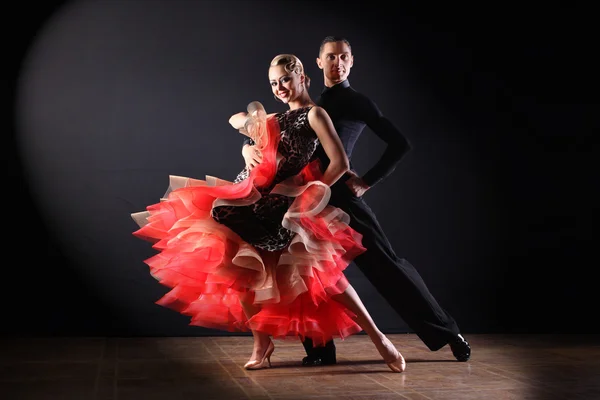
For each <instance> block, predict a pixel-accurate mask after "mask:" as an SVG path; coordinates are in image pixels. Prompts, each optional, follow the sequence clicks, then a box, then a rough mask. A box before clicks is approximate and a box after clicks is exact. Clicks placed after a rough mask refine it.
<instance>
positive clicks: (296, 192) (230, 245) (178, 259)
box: [132, 54, 406, 372]
mask: <svg viewBox="0 0 600 400" xmlns="http://www.w3.org/2000/svg"><path fill="white" fill-rule="evenodd" d="M269 81H270V84H271V89H272V91H273V94H274V96H275V98H276V99H278V100H280V101H282V102H283V103H285V104H287V105H288V106H289V110H288V111H286V112H285V113H276V114H270V115H266V113H265V111H264V109H263V108H262V105H261V104H260V103H257V102H253V103H250V105H249V106H248V112H247V113H246V112H242V113H238V114H235V115H233V116H232V117H231V118H230V121H229V122H230V123H231V125H232V126H233V127H234V128H236V129H238V130H239V131H240V132H241V133H243V134H245V135H247V136H249V137H250V138H251V139H252V140H253V142H254V144H255V147H254V148H255V149H256V154H255V157H256V161H257V162H256V164H254V165H248V166H247V167H246V168H244V170H243V171H242V172H240V174H239V175H238V176H237V178H236V179H235V181H234V182H233V183H231V182H227V181H223V180H220V179H217V178H214V177H207V179H206V180H205V181H204V180H196V179H192V178H186V177H171V185H170V186H169V189H168V190H167V193H166V194H165V195H164V196H163V199H161V200H162V201H161V202H160V203H157V204H154V205H151V206H149V207H147V211H145V212H141V213H136V214H132V216H133V218H134V220H135V221H136V222H137V223H138V224H139V225H140V227H141V228H140V229H139V230H137V231H135V232H134V235H136V236H137V237H140V238H142V239H145V240H149V241H152V242H155V244H154V246H153V247H154V248H156V249H157V250H160V253H159V254H157V255H156V256H154V257H152V258H150V259H148V260H146V263H147V264H148V265H149V266H150V270H151V273H152V275H153V276H154V277H155V278H156V279H158V280H159V281H160V282H161V283H163V284H164V285H166V286H168V287H170V288H172V290H171V291H170V292H168V293H167V294H166V295H165V296H164V297H163V298H162V299H160V300H159V301H158V303H159V304H161V305H164V306H167V307H171V308H174V309H176V310H177V311H179V312H181V313H182V314H185V315H189V316H191V318H192V319H191V324H193V325H199V326H204V327H209V328H217V329H224V330H229V331H245V330H251V331H252V334H253V337H254V348H253V352H252V355H251V357H250V360H249V361H248V362H247V363H246V364H245V366H244V367H245V368H246V369H261V368H266V367H269V366H270V365H271V363H270V359H271V355H272V354H273V352H274V349H275V346H274V344H273V341H272V339H271V337H275V338H285V337H290V336H291V337H297V336H300V337H306V336H309V337H312V338H313V341H314V343H315V345H319V344H323V343H325V342H327V341H328V340H330V339H331V338H333V337H340V338H344V337H347V336H349V335H352V334H354V333H357V332H359V331H360V330H361V329H362V330H364V331H365V332H366V333H367V334H368V335H369V337H370V338H371V340H372V341H373V343H374V344H375V346H376V348H377V350H378V351H379V353H380V354H381V356H382V357H383V358H384V361H385V362H386V363H387V364H388V366H389V367H390V369H391V370H392V371H394V372H402V371H404V369H405V366H406V364H405V361H404V358H403V357H402V355H401V354H400V353H399V352H398V351H397V350H396V348H395V347H394V346H393V344H392V343H391V342H390V341H389V339H388V338H387V337H385V335H383V333H381V332H380V331H379V329H378V328H377V326H376V325H375V323H374V322H373V320H372V319H371V317H370V315H369V314H368V312H367V310H366V309H365V307H364V305H363V304H362V302H361V300H360V298H359V297H358V295H357V294H356V292H355V291H354V289H353V288H352V286H350V284H349V283H348V281H347V280H346V278H345V276H344V274H343V271H344V269H345V268H346V267H347V266H348V264H349V263H350V262H351V261H352V259H353V258H354V257H356V256H357V255H359V254H361V253H362V252H364V251H365V248H364V247H362V245H361V236H360V234H358V233H357V232H356V231H354V230H352V229H351V228H350V227H349V226H348V224H347V223H348V216H347V214H345V213H344V212H343V211H341V210H340V209H338V208H335V207H331V206H329V205H327V201H328V199H329V195H330V189H329V187H330V186H331V185H332V184H333V183H335V182H336V181H337V180H338V179H339V178H340V177H341V176H342V175H343V174H344V172H345V171H347V169H348V158H347V157H346V154H345V152H344V149H343V148H342V145H341V142H340V140H339V137H338V136H337V134H336V132H335V129H334V127H333V124H332V122H331V119H330V118H329V116H328V115H327V113H326V112H325V111H324V110H323V109H322V108H321V107H318V106H316V105H315V104H314V102H313V101H312V100H311V98H310V95H309V94H308V87H309V85H310V80H309V78H308V77H307V76H306V74H305V73H304V68H303V65H302V63H301V61H300V60H299V59H298V58H297V57H296V56H294V55H292V54H282V55H278V56H276V57H275V58H274V59H273V60H272V62H271V65H270V68H269ZM319 141H320V142H321V144H322V146H323V148H324V150H325V151H326V153H327V155H328V157H329V158H330V163H329V165H328V167H327V169H326V170H325V171H324V172H323V173H320V169H319V167H318V165H316V164H314V163H309V160H310V158H311V156H312V153H313V152H314V150H315V148H316V146H317V144H318V142H319Z"/></svg>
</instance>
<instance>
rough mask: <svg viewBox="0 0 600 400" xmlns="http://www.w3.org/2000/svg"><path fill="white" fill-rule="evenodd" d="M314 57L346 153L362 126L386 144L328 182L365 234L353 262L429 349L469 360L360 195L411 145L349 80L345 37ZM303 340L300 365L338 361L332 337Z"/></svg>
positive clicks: (326, 43)
mask: <svg viewBox="0 0 600 400" xmlns="http://www.w3.org/2000/svg"><path fill="white" fill-rule="evenodd" d="M316 61H317V65H318V66H319V68H320V69H322V70H323V77H324V84H325V88H324V90H323V91H322V93H321V95H320V97H319V98H318V99H317V100H316V103H317V104H318V105H319V106H321V107H323V108H324V109H325V110H326V111H327V112H328V113H329V115H330V117H331V119H332V121H333V124H334V126H335V128H336V131H337V133H338V135H339V136H340V139H341V141H342V144H343V145H344V149H345V150H346V153H347V154H348V158H350V159H351V156H352V150H353V148H354V145H355V143H356V141H357V140H358V138H359V136H360V134H361V133H362V131H363V130H364V128H365V126H368V127H369V128H370V129H371V130H372V131H373V132H374V133H375V134H376V135H377V136H378V137H379V138H381V139H382V140H383V141H384V142H385V143H386V145H387V148H386V150H385V151H384V153H383V155H382V156H381V158H380V159H379V160H378V161H377V162H376V163H375V165H374V166H373V167H372V168H371V169H370V170H369V171H367V172H366V173H365V174H364V175H363V176H362V177H359V176H358V175H357V174H356V173H355V172H353V171H350V172H349V173H347V174H346V175H345V176H344V177H342V178H340V179H339V180H338V181H337V182H336V183H335V184H334V185H333V186H332V187H331V199H330V204H331V205H333V206H335V207H339V208H341V209H342V210H344V211H345V212H346V213H348V215H349V216H350V226H351V227H352V228H353V229H355V230H356V231H357V232H359V233H361V234H362V235H363V245H364V246H365V247H366V248H367V251H366V252H365V253H363V254H361V255H360V256H358V257H357V258H355V259H354V263H355V264H356V266H357V267H358V268H359V269H360V270H361V271H362V273H363V274H364V275H365V277H366V278H367V279H368V280H369V281H370V282H371V284H372V285H373V286H374V287H375V289H377V291H378V292H379V293H380V294H381V295H382V297H383V298H384V299H385V300H386V301H387V302H388V303H389V304H390V306H391V307H392V308H393V309H394V310H395V311H396V312H397V313H398V315H400V317H401V318H402V319H403V320H404V322H406V323H407V324H408V326H409V327H410V328H411V329H412V330H413V331H414V332H415V333H416V334H417V336H419V338H420V339H421V340H422V341H423V342H424V343H425V345H426V346H427V347H428V348H429V349H430V350H431V351H437V350H439V349H441V348H442V347H444V346H445V345H447V344H449V345H450V348H451V350H452V353H453V355H454V356H455V358H456V359H457V360H458V361H468V360H469V358H470V356H471V347H470V345H469V343H468V342H467V341H466V340H465V339H464V337H463V336H462V335H461V334H460V331H459V329H458V325H457V324H456V321H455V320H454V318H452V316H450V315H449V314H448V313H447V312H446V311H445V310H444V309H443V308H442V307H440V305H439V304H438V302H437V301H436V300H435V298H434V297H433V295H432V294H431V293H430V292H429V289H428V288H427V285H425V282H424V281H423V279H422V278H421V276H420V275H419V273H418V272H417V270H416V269H415V268H414V267H413V266H412V265H411V264H410V263H409V262H408V261H407V260H405V259H404V258H400V257H398V256H397V255H396V254H395V252H394V250H393V249H392V246H391V244H390V242H389V241H388V239H387V237H386V236H385V233H384V232H383V230H382V228H381V226H380V225H379V222H378V221H377V218H376V216H375V214H374V213H373V211H372V210H371V209H370V208H369V206H368V205H367V203H366V202H365V201H364V200H363V199H362V196H363V195H364V194H365V192H366V191H367V190H370V189H372V188H373V187H374V186H375V185H376V184H377V183H379V182H381V181H382V180H383V179H384V178H385V177H387V176H388V175H389V174H391V173H392V171H394V169H395V168H396V165H397V164H398V163H399V162H400V160H401V159H402V158H403V157H404V155H405V154H406V153H407V152H408V150H409V149H410V145H409V143H408V141H407V140H406V138H405V137H404V136H403V135H402V134H401V133H400V131H399V130H398V129H397V128H396V127H395V126H394V125H393V124H392V123H391V122H390V121H389V120H388V119H387V118H386V117H385V116H384V115H383V114H382V113H381V111H380V110H379V108H378V107H377V105H376V104H375V103H374V102H373V101H371V100H370V99H369V98H368V97H366V96H365V95H363V94H361V93H359V92H357V91H355V90H354V89H353V88H352V87H351V86H350V82H349V81H348V75H349V74H350V69H351V68H352V66H353V63H354V57H353V55H352V50H351V46H350V43H349V42H348V40H346V39H345V38H341V37H334V36H328V37H326V38H325V39H324V40H323V41H322V43H321V47H320V49H319V57H318V58H317V60H316ZM245 147H251V146H245ZM242 154H243V155H244V158H245V159H246V164H249V163H255V162H257V161H256V160H253V159H252V156H251V155H250V154H251V152H250V150H249V149H244V150H243V151H242ZM315 157H319V159H320V160H321V162H322V163H323V167H324V168H325V167H326V165H327V163H328V158H327V156H326V154H325V152H324V151H323V149H322V148H321V147H319V148H318V149H317V151H316V152H315ZM303 345H304V348H305V350H306V353H307V356H306V357H304V359H303V360H302V364H303V365H328V364H335V363H336V353H335V344H334V342H333V340H332V341H330V342H328V343H327V344H326V345H325V346H322V347H313V342H312V340H311V339H310V338H306V339H305V340H304V341H303Z"/></svg>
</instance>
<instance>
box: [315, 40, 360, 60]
mask: <svg viewBox="0 0 600 400" xmlns="http://www.w3.org/2000/svg"><path fill="white" fill-rule="evenodd" d="M335 42H344V43H346V44H347V45H348V48H349V49H350V52H352V46H350V42H349V41H348V39H346V38H344V37H341V36H326V37H325V39H323V41H322V42H321V46H320V47H319V57H321V53H322V52H323V47H324V46H325V44H327V43H335Z"/></svg>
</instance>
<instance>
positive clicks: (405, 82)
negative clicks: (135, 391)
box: [1, 0, 599, 336]
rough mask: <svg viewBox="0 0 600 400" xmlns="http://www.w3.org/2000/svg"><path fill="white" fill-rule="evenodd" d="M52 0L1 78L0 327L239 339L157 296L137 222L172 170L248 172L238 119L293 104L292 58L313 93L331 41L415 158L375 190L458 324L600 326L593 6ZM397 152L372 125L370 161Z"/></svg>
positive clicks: (32, 19)
mask: <svg viewBox="0 0 600 400" xmlns="http://www.w3.org/2000/svg"><path fill="white" fill-rule="evenodd" d="M55 3H56V4H51V5H48V4H46V5H42V4H41V3H40V4H36V5H35V6H31V7H28V8H27V7H26V8H22V9H20V10H14V11H11V15H12V17H11V18H14V19H15V24H14V25H13V26H12V27H10V28H8V27H7V26H5V27H4V28H3V29H5V30H7V29H8V31H6V32H5V37H6V38H7V39H8V43H9V44H14V46H15V47H13V48H11V49H9V48H5V49H4V53H5V60H7V61H5V63H4V67H3V69H4V70H5V73H4V78H5V79H4V81H5V82H6V83H8V85H7V89H6V90H5V91H4V92H5V93H8V95H9V105H11V106H12V107H11V106H9V107H7V110H9V113H8V114H9V115H7V121H9V124H10V125H9V129H8V134H7V135H5V136H3V140H4V142H3V146H2V162H3V168H2V171H3V172H4V174H3V175H4V177H5V183H4V184H5V193H4V196H3V197H2V204H3V207H2V209H3V212H4V224H3V227H4V230H5V232H4V240H3V242H4V250H5V251H4V257H3V262H2V266H3V278H4V279H3V289H4V290H2V291H1V293H2V294H1V296H2V297H1V299H2V300H3V306H4V307H3V316H2V322H3V323H2V332H3V334H7V335H80V334H83V335H113V334H114V335H144V336H146V335H198V334H221V332H215V331H212V330H207V329H202V328H198V327H190V326H188V325H187V324H188V319H187V318H185V317H182V316H180V315H179V314H177V313H175V312H173V311H171V310H168V309H164V308H162V307H159V306H157V305H155V304H154V301H156V300H157V299H158V298H159V297H160V296H161V295H162V294H163V293H164V292H165V291H166V288H164V287H162V286H160V285H159V284H158V283H157V282H156V281H155V280H154V279H153V278H152V277H151V276H150V275H149V274H148V272H147V267H146V265H145V264H144V263H143V260H144V259H145V258H148V257H149V256H151V255H152V254H154V252H153V250H152V249H151V248H150V244H148V243H146V242H143V241H141V240H139V239H136V238H134V237H133V236H132V235H131V232H132V231H133V230H135V229H136V225H135V224H134V222H133V221H132V220H131V219H130V217H129V214H130V213H132V212H136V211H141V210H143V208H144V207H145V206H146V205H148V204H151V203H154V202H156V201H158V198H159V197H160V196H161V195H162V194H163V193H164V190H165V189H166V187H167V184H168V175H170V174H172V175H185V176H192V177H198V178H203V177H204V176H205V175H214V176H218V177H222V178H225V179H233V177H235V174H236V173H237V172H238V171H239V170H240V169H241V168H242V166H243V161H242V158H241V155H240V149H241V140H242V138H241V136H240V135H239V134H238V133H237V132H236V131H234V130H233V129H231V128H230V126H229V125H228V123H227V120H228V118H229V116H230V115H231V114H233V113H235V112H237V111H241V110H244V108H245V106H246V104H247V103H249V102H250V101H252V100H259V101H261V102H263V104H264V105H265V106H266V108H267V110H268V111H283V110H284V109H285V107H284V106H282V105H281V104H278V103H276V102H275V101H274V99H273V98H272V96H271V92H270V88H269V86H268V82H267V67H268V62H269V61H270V60H271V58H272V57H273V56H274V55H276V54H278V53H283V52H291V53H295V54H296V55H298V56H299V57H300V58H301V59H302V60H303V61H304V63H305V67H306V71H307V73H308V74H309V76H311V77H312V86H311V88H310V91H311V93H312V95H313V97H314V98H316V97H317V95H318V93H319V91H320V90H321V88H322V75H321V71H320V70H319V69H318V68H317V66H316V64H315V58H316V56H317V52H318V46H319V43H320V41H321V39H322V38H323V37H324V36H326V35H330V34H334V35H342V36H346V37H347V38H348V39H349V40H350V41H351V43H352V46H353V52H354V55H355V66H354V68H353V69H352V73H351V76H350V81H351V83H352V85H353V86H354V87H355V88H356V89H357V90H359V91H361V92H363V93H365V94H367V95H369V96H370V97H371V98H372V99H373V100H375V102H376V103H377V104H378V105H379V106H380V108H381V110H382V111H383V112H384V113H385V114H387V115H388V117H389V118H390V119H391V120H392V121H393V122H394V123H395V124H396V125H397V126H398V127H399V128H400V129H401V130H402V131H403V132H404V134H405V135H406V136H407V138H408V139H409V140H410V142H411V143H412V145H413V150H412V151H411V152H410V153H409V154H408V155H407V156H406V158H405V159H404V160H403V161H402V163H401V164H400V165H399V167H398V168H397V169H396V171H395V172H394V174H393V175H391V176H390V177H389V178H388V179H387V180H385V181H384V182H383V183H381V184H380V185H378V186H377V187H376V188H374V189H373V190H372V191H370V192H368V193H367V195H366V196H365V198H366V200H367V202H368V203H369V204H370V205H371V207H372V208H373V210H374V211H375V212H376V213H377V214H378V215H379V218H380V222H381V223H382V225H383V228H384V229H385V231H386V232H387V234H388V235H389V238H390V240H391V242H392V243H393V244H394V247H395V249H396V251H397V253H398V254H400V255H402V256H404V257H405V258H407V259H408V260H409V261H411V262H412V263H413V264H414V265H415V266H416V267H417V268H418V269H419V271H420V272H421V274H422V276H423V278H424V279H425V281H426V282H427V283H428V285H429V288H430V290H431V291H432V292H433V293H434V294H435V296H436V297H437V299H438V301H439V302H440V303H441V304H442V306H443V307H444V308H446V309H447V310H448V311H450V313H451V314H452V315H453V316H454V317H455V318H456V319H457V321H458V322H459V325H460V326H461V328H462V330H463V331H464V332H466V333H493V332H504V333H506V332H575V333H581V332H592V331H595V332H597V328H595V321H594V318H593V312H592V311H593V310H594V308H595V305H596V304H597V299H596V296H595V292H596V289H595V287H596V284H595V281H594V280H593V279H592V278H593V276H594V273H595V269H596V268H597V259H596V257H595V253H594V252H593V248H592V245H593V244H592V232H593V230H594V228H595V226H593V225H592V222H591V221H592V217H593V214H594V213H595V207H596V204H597V193H596V191H597V178H596V173H595V170H594V164H595V162H594V161H595V160H594V158H593V156H594V155H597V153H596V152H595V148H594V144H593V143H592V134H595V133H597V132H598V128H599V124H598V120H597V116H598V104H597V103H598V102H597V97H596V95H597V92H596V91H595V89H596V88H595V86H594V79H595V74H596V65H594V64H593V58H594V57H593V56H594V54H593V53H594V49H595V45H594V43H595V39H594V35H595V34H597V32H594V31H595V28H594V25H593V21H592V18H591V13H590V12H589V10H585V9H583V8H581V7H577V6H570V7H564V8H558V7H550V8H548V7H547V6H542V5H540V6H539V8H535V9H534V8H533V7H532V8H531V9H524V8H523V7H522V6H520V7H516V6H515V7H512V6H510V5H507V4H506V3H503V7H502V8H500V7H494V6H492V5H487V6H485V7H484V6H469V7H468V8H467V7H466V6H465V7H464V8H456V7H453V8H450V7H449V6H444V7H442V8H440V7H439V6H437V7H436V8H430V9H425V7H423V8H422V9H421V8H416V7H413V6H405V7H404V8H402V7H400V8H399V9H397V10H395V11H393V10H390V9H387V8H386V7H385V6H384V4H383V3H380V2H377V1H375V2H374V1H369V2H359V3H350V5H348V4H347V2H342V1H322V2H310V1H285V2H275V1H214V2H213V1H196V2H194V1H166V0H164V1H144V2H142V1H126V2H110V1H97V2H88V1H84V2H66V3H65V2H63V3H60V2H55ZM332 10H335V11H332ZM382 150H383V144H382V143H381V142H380V141H379V140H378V139H377V138H376V136H375V135H373V134H372V133H371V132H370V131H369V130H366V132H365V133H364V136H363V138H362V139H361V140H360V141H359V143H358V146H357V149H356V153H355V156H354V158H353V163H354V166H355V167H356V168H357V169H358V171H359V172H365V171H366V169H367V168H369V166H370V165H372V164H373V162H374V161H375V160H376V159H377V157H378V156H379V155H380V154H381V151H382ZM376 267H377V266H373V268H376ZM348 276H349V277H350V280H351V282H352V283H353V284H354V286H355V287H356V288H357V290H358V292H359V293H360V294H361V296H362V297H363V300H364V302H365V303H366V305H367V308H368V309H369V310H370V311H371V313H372V315H373V316H374V318H375V319H376V321H377V322H378V323H379V325H380V327H381V328H382V329H383V330H384V331H386V332H407V331H408V328H407V326H406V325H405V324H404V322H403V321H402V320H401V319H399V317H398V316H396V315H395V314H394V313H393V312H392V311H391V309H390V308H389V307H388V306H387V305H386V303H385V302H383V301H382V299H381V298H380V297H379V295H378V294H377V293H376V292H375V291H374V290H373V288H372V287H371V285H370V284H369V283H368V281H366V280H365V279H364V277H363V276H362V275H361V273H360V272H359V271H358V269H356V268H355V266H354V265H351V266H350V267H349V269H348ZM407 306H410V305H407Z"/></svg>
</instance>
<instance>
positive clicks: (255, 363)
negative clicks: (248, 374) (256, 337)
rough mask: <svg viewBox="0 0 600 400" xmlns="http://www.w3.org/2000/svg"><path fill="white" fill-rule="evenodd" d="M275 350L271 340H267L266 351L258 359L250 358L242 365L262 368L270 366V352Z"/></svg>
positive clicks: (248, 367)
mask: <svg viewBox="0 0 600 400" xmlns="http://www.w3.org/2000/svg"><path fill="white" fill-rule="evenodd" d="M274 351H275V345H274V344H273V342H269V346H268V347H267V351H265V354H263V356H262V358H261V359H260V360H250V361H248V362H247V363H246V364H245V365H244V369H263V368H269V367H271V354H273V352H274Z"/></svg>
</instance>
